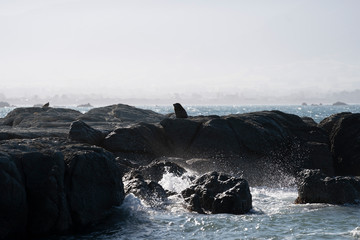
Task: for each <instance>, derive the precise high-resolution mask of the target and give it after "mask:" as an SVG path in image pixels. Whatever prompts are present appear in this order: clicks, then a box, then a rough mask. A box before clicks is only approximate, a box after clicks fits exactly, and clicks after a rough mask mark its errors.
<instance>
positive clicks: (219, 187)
mask: <svg viewBox="0 0 360 240" xmlns="http://www.w3.org/2000/svg"><path fill="white" fill-rule="evenodd" d="M181 194H182V196H183V197H184V199H185V202H186V203H187V204H188V209H189V210H191V211H196V212H198V213H232V214H244V213H247V212H249V211H250V209H251V208H252V196H251V193H250V190H249V186H248V183H247V181H246V180H245V179H241V178H235V177H231V176H229V175H226V174H223V173H217V172H212V173H208V174H205V175H203V176H201V177H200V178H198V179H196V180H195V182H194V184H193V185H192V186H190V187H189V188H187V189H185V190H184V191H182V192H181Z"/></svg>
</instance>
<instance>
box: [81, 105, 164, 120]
mask: <svg viewBox="0 0 360 240" xmlns="http://www.w3.org/2000/svg"><path fill="white" fill-rule="evenodd" d="M163 118H164V116H163V115H162V114H159V113H156V112H154V111H151V110H145V109H140V108H136V107H132V106H129V105H125V104H116V105H111V106H106V107H100V108H93V109H91V110H89V111H88V112H86V113H85V114H84V115H83V116H81V117H80V120H83V121H86V122H99V121H100V122H119V123H139V122H146V123H158V122H160V121H161V120H162V119H163Z"/></svg>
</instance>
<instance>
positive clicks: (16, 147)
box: [0, 138, 125, 239]
mask: <svg viewBox="0 0 360 240" xmlns="http://www.w3.org/2000/svg"><path fill="white" fill-rule="evenodd" d="M0 156H1V157H0V165H3V164H4V167H1V170H0V177H1V179H2V180H4V181H1V183H6V185H2V184H1V183H0V187H1V192H2V195H1V198H0V199H1V200H0V201H1V205H0V208H1V207H5V206H6V208H7V209H8V211H5V210H4V211H2V214H1V217H0V219H1V220H0V222H1V221H2V220H3V219H7V218H8V217H9V214H10V213H11V214H12V219H11V220H9V221H8V223H7V224H1V227H2V226H6V227H7V228H6V229H8V232H5V233H4V234H6V235H8V236H12V235H13V233H14V227H15V226H16V228H17V229H18V233H24V231H23V230H24V229H26V232H27V235H31V236H46V235H48V234H54V233H58V234H59V233H65V232H68V231H71V230H72V229H77V228H80V227H84V226H88V225H91V224H95V223H97V222H98V221H100V220H101V219H103V217H105V216H106V215H107V214H108V213H109V212H110V211H111V209H112V207H113V206H118V205H120V204H121V203H122V201H123V198H124V195H125V194H124V189H123V185H122V181H121V172H120V169H119V168H118V166H117V165H116V162H115V159H114V156H113V155H112V154H111V153H109V152H106V151H104V150H103V149H101V148H96V147H90V146H88V145H82V144H73V143H69V142H67V141H66V140H64V139H58V138H54V139H46V138H39V139H23V140H8V141H2V143H1V145H0ZM4 171H5V175H3V173H4ZM16 171H18V173H16ZM9 191H10V192H9ZM25 194H26V195H25ZM3 196H4V197H3ZM24 199H25V204H24V203H23V202H24ZM15 208H16V209H15ZM19 211H21V213H19ZM3 213H4V214H3ZM24 215H25V220H24ZM26 219H27V220H26ZM1 227H0V229H1ZM1 234H3V230H2V229H1ZM5 239H6V237H5Z"/></svg>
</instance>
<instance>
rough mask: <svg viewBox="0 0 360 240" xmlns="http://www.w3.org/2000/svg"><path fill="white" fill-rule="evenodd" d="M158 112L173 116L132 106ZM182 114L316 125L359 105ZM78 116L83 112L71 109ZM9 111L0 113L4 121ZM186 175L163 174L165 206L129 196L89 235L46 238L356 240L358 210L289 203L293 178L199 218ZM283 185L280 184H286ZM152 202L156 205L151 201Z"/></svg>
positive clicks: (165, 109) (198, 109) (204, 109)
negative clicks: (277, 117)
mask: <svg viewBox="0 0 360 240" xmlns="http://www.w3.org/2000/svg"><path fill="white" fill-rule="evenodd" d="M137 107H139V108H144V109H150V110H153V111H155V112H158V113H170V112H173V108H172V106H137ZM184 107H185V109H186V110H187V112H188V114H189V115H191V116H196V115H227V114H239V113H246V112H254V111H262V110H280V111H283V112H286V113H291V114H296V115H298V116H300V117H305V116H306V117H311V118H313V119H314V120H315V121H316V122H320V121H321V120H322V119H324V118H325V117H328V116H330V115H332V114H335V113H339V112H352V113H360V105H347V106H332V105H323V106H301V105H291V106H289V105H273V106H270V105H251V106H250V105H249V106H235V105H234V106H184ZM70 108H74V109H77V110H79V111H82V112H86V111H88V110H89V109H85V108H81V109H80V108H76V107H70ZM11 110H12V108H1V109H0V117H4V116H5V115H6V114H7V113H8V112H9V111H11ZM194 175H195V176H196V175H197V173H196V172H191V171H189V173H187V174H185V175H183V176H181V177H178V176H174V175H173V174H172V173H165V174H164V175H163V178H162V180H161V181H160V182H159V183H160V184H161V185H162V186H163V188H164V189H167V190H170V191H173V192H176V193H178V194H175V195H174V196H172V197H170V198H169V200H168V201H167V202H165V203H160V202H159V204H158V205H156V207H154V205H153V204H152V206H149V205H147V204H146V203H145V202H143V201H142V200H141V199H138V198H137V197H135V196H134V195H132V194H130V195H127V196H126V198H125V201H124V203H123V204H122V205H121V206H119V207H115V208H114V211H113V214H112V215H111V217H109V218H108V219H107V220H106V221H104V222H102V223H101V224H99V225H97V226H94V228H93V229H92V231H89V232H82V233H79V234H76V235H71V236H69V235H66V236H53V237H50V238H46V239H53V240H75V239H76V240H77V239H99V240H105V239H109V240H110V239H111V240H117V239H172V240H175V239H207V240H210V239H222V240H225V239H309V240H310V239H311V240H313V239H360V205H330V204H294V201H295V199H296V197H297V190H296V188H294V187H291V186H293V184H292V183H293V179H286V181H284V182H283V183H282V184H280V185H276V186H274V187H265V186H264V187H261V186H257V187H250V191H251V194H252V199H253V209H252V210H251V212H250V213H248V214H244V215H233V214H214V215H201V214H197V213H193V212H189V211H188V210H186V209H185V208H184V202H183V199H182V197H181V195H180V192H181V191H182V190H183V189H185V188H187V187H188V186H190V184H191V181H190V179H191V177H192V176H194ZM287 181H288V182H289V184H286V182H287ZM154 201H157V200H156V199H154Z"/></svg>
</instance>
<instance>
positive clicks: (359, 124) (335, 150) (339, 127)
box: [319, 112, 360, 176]
mask: <svg viewBox="0 0 360 240" xmlns="http://www.w3.org/2000/svg"><path fill="white" fill-rule="evenodd" d="M319 126H320V127H321V128H323V129H325V130H326V131H327V132H328V133H329V141H330V148H331V154H332V157H333V159H334V170H335V174H336V175H342V176H346V175H354V176H360V114H359V113H356V114H352V113H348V112H344V113H339V114H334V115H332V116H330V117H328V118H325V119H324V120H323V121H321V122H320V124H319Z"/></svg>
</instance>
